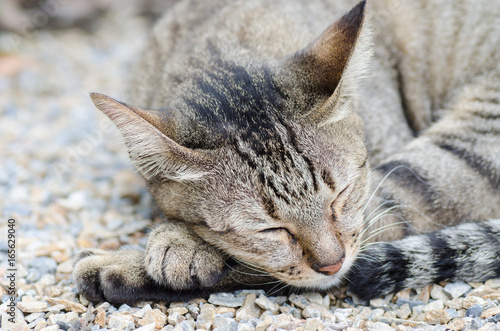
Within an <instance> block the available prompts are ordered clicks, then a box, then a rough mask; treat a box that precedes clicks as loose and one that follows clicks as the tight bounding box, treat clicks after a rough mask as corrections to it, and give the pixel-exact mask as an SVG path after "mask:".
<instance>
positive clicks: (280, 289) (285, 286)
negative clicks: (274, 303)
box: [268, 282, 290, 296]
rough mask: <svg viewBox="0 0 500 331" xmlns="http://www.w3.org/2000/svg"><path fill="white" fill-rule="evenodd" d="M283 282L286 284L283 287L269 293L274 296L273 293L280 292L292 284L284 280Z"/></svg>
mask: <svg viewBox="0 0 500 331" xmlns="http://www.w3.org/2000/svg"><path fill="white" fill-rule="evenodd" d="M282 283H283V284H284V285H283V286H282V287H280V288H278V289H276V290H275V291H273V292H268V295H270V296H273V295H275V294H276V293H280V292H281V291H282V290H283V289H285V288H287V287H288V286H290V285H289V284H287V283H284V282H282Z"/></svg>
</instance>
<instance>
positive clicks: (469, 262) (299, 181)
mask: <svg viewBox="0 0 500 331" xmlns="http://www.w3.org/2000/svg"><path fill="white" fill-rule="evenodd" d="M353 5H355V4H354V3H352V2H351V1H347V0H342V1H329V2H324V1H321V0H297V1H294V2H293V3H291V2H290V1H288V0H278V1H276V0H253V1H238V0H232V1H229V0H218V1H209V2H208V1H202V0H185V1H180V2H179V3H177V4H176V5H175V7H174V8H172V9H171V10H170V11H169V12H168V13H166V15H165V16H164V18H163V19H162V20H161V21H160V22H159V23H158V24H157V26H156V27H155V29H154V31H153V33H152V36H151V40H150V43H149V46H148V48H147V50H146V52H145V53H144V55H143V57H142V58H141V65H140V66H139V68H140V69H139V70H138V71H137V73H136V75H135V82H134V84H133V93H132V97H131V100H130V101H131V104H134V105H138V106H132V105H129V104H126V103H122V102H119V101H116V100H114V99H112V98H110V97H107V96H104V95H101V94H96V93H93V94H92V96H91V97H92V100H93V102H94V103H95V105H96V106H97V108H99V109H100V110H101V111H103V112H104V113H105V114H106V115H107V116H108V117H109V118H110V119H111V120H112V121H113V122H114V123H115V124H116V126H117V127H118V128H119V130H120V132H121V133H122V135H123V137H124V138H125V143H126V145H127V148H128V151H129V154H130V157H131V160H132V162H133V164H134V165H135V167H136V168H137V170H138V172H139V173H140V174H141V175H142V176H143V177H144V178H145V180H146V182H147V185H148V188H149V190H150V192H151V194H152V195H153V197H154V198H155V200H156V203H157V204H158V206H159V207H160V209H161V210H162V212H163V214H164V216H165V221H164V223H163V224H161V225H159V226H157V227H156V228H154V229H153V231H152V232H151V234H150V238H149V242H148V245H147V247H146V251H145V252H140V251H116V252H109V251H101V250H86V251H83V252H82V253H80V255H79V256H78V261H77V263H76V265H75V270H74V278H75V282H76V284H77V287H78V289H79V291H80V292H81V293H83V294H84V295H86V296H87V297H88V298H89V299H92V300H102V299H106V300H108V301H112V302H133V301H138V300H177V299H182V298H184V297H189V296H192V295H200V294H203V293H208V292H210V291H219V290H231V289H235V288H238V287H249V286H254V287H255V286H257V287H265V286H277V285H276V284H280V283H283V284H288V285H289V286H292V287H294V288H307V289H319V290H326V289H329V288H331V287H333V286H337V285H339V284H341V283H342V282H343V281H345V280H347V281H348V283H349V284H350V291H351V292H352V293H353V294H355V295H358V296H359V297H361V298H364V299H369V298H372V297H376V296H380V295H384V294H386V293H390V292H394V291H398V290H401V289H403V288H407V287H417V286H423V285H425V284H426V283H429V282H433V281H442V280H456V279H463V280H475V281H481V280H485V279H487V278H491V277H496V276H500V257H499V256H498V255H499V252H500V250H499V246H500V243H499V240H500V221H499V220H492V219H494V218H495V217H500V104H499V100H500V66H499V63H500V62H499V61H500V49H499V48H498V44H499V42H498V41H499V39H500V2H498V1H466V0H460V1H456V0H455V1H447V0H416V1H404V2H399V1H397V0H393V1H391V0H372V1H370V3H369V4H366V2H365V1H363V2H361V3H359V4H357V5H355V6H354V7H353V8H352V9H350V8H351V6H353ZM342 13H346V14H344V16H342V17H341V18H339V19H338V20H337V21H335V22H334V23H333V24H331V22H332V21H334V18H335V16H336V15H339V14H340V15H341V14H342ZM369 16H371V17H369ZM337 17H338V16H337ZM329 24H331V25H329ZM139 106H140V107H142V108H140V107H139ZM488 220H489V221H488ZM459 223H463V224H461V225H457V224H459ZM443 226H448V227H446V228H444V229H442V228H443ZM429 231H435V232H430V233H429ZM422 233H424V234H422ZM402 238H403V239H402ZM279 286H282V285H278V287H279Z"/></svg>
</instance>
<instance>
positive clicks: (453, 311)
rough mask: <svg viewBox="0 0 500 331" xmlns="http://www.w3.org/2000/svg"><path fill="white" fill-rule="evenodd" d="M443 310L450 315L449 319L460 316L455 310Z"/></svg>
mask: <svg viewBox="0 0 500 331" xmlns="http://www.w3.org/2000/svg"><path fill="white" fill-rule="evenodd" d="M445 310H446V312H447V313H448V315H450V317H451V318H452V319H453V318H457V317H460V314H459V313H458V311H457V310H456V309H452V308H448V309H445Z"/></svg>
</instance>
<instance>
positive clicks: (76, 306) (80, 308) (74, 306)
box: [47, 298, 87, 313]
mask: <svg viewBox="0 0 500 331" xmlns="http://www.w3.org/2000/svg"><path fill="white" fill-rule="evenodd" d="M47 301H48V303H50V304H51V305H63V306H64V309H65V310H67V311H74V312H76V313H84V312H85V311H86V310H87V308H85V306H84V305H82V304H80V303H78V302H72V301H69V300H66V299H58V298H47Z"/></svg>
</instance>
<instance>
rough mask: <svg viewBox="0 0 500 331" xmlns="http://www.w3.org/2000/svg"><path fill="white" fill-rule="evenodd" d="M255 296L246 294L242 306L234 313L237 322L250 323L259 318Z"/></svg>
mask: <svg viewBox="0 0 500 331" xmlns="http://www.w3.org/2000/svg"><path fill="white" fill-rule="evenodd" d="M255 299H256V297H255V294H253V293H251V294H248V295H247V297H246V298H245V302H244V303H243V306H241V308H240V309H238V311H237V312H236V320H237V321H250V320H251V319H253V318H258V317H259V316H260V307H259V306H257V305H256V304H255Z"/></svg>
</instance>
